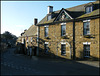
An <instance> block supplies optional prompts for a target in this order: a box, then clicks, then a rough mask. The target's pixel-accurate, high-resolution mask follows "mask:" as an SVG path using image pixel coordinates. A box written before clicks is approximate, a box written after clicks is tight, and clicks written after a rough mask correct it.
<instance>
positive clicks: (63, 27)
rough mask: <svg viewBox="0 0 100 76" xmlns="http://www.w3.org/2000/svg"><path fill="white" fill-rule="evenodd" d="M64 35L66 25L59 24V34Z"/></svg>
mask: <svg viewBox="0 0 100 76" xmlns="http://www.w3.org/2000/svg"><path fill="white" fill-rule="evenodd" d="M65 35H66V25H61V36H65Z"/></svg>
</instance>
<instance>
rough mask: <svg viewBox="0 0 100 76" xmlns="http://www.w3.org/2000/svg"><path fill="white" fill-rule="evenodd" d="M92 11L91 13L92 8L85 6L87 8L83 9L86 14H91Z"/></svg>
mask: <svg viewBox="0 0 100 76" xmlns="http://www.w3.org/2000/svg"><path fill="white" fill-rule="evenodd" d="M87 9H88V12H87ZM89 9H91V10H90V11H89ZM92 11H93V6H87V7H86V8H85V12H86V14H88V13H91V12H92Z"/></svg>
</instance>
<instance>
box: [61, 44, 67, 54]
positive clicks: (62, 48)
mask: <svg viewBox="0 0 100 76" xmlns="http://www.w3.org/2000/svg"><path fill="white" fill-rule="evenodd" d="M61 55H66V44H61Z"/></svg>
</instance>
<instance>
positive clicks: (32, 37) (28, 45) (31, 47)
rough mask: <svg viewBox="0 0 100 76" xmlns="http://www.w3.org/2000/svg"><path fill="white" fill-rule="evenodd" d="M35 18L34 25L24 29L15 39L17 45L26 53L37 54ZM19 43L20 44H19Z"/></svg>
mask: <svg viewBox="0 0 100 76" xmlns="http://www.w3.org/2000/svg"><path fill="white" fill-rule="evenodd" d="M36 24H37V19H34V25H32V26H31V27H30V28H29V29H28V30H24V32H23V33H21V36H20V37H19V38H18V40H17V44H18V47H19V48H20V49H21V51H23V53H24V54H26V55H34V56H36V55H37V26H35V25H36ZM20 44H21V45H20Z"/></svg>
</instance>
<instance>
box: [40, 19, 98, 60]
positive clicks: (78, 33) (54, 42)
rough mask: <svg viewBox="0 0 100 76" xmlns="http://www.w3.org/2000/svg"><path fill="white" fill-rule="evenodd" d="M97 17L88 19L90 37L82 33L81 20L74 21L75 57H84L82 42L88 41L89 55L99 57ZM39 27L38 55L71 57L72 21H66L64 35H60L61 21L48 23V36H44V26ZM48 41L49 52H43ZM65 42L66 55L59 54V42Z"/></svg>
mask: <svg viewBox="0 0 100 76" xmlns="http://www.w3.org/2000/svg"><path fill="white" fill-rule="evenodd" d="M99 19H100V18H97V19H90V33H91V36H92V37H91V38H87V37H84V35H83V20H81V21H76V22H75V58H76V59H84V43H85V42H89V43H90V57H89V58H99V52H100V49H99V37H100V36H99V34H100V32H99V23H98V22H99ZM39 27H40V32H39V33H40V36H39V38H40V41H39V48H40V50H39V51H40V55H46V56H51V57H52V56H53V55H54V56H59V57H63V58H67V59H72V58H73V22H66V36H67V38H65V39H64V38H63V37H62V36H61V23H57V24H55V25H48V30H49V31H48V35H49V36H48V38H46V37H45V26H39ZM46 42H48V47H49V50H48V51H49V53H48V54H45V46H44V45H45V43H46ZM63 43H64V44H66V55H65V56H63V55H61V44H63Z"/></svg>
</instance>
